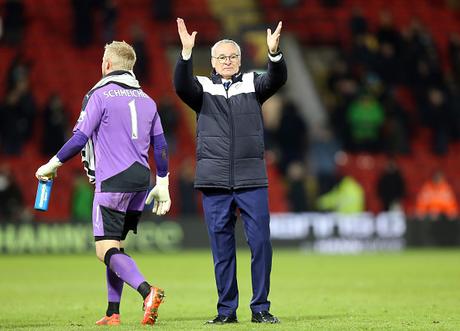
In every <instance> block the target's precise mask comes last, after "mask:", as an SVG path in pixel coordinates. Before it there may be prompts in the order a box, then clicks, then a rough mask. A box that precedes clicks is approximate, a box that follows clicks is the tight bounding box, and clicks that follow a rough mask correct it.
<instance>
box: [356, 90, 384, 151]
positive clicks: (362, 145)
mask: <svg viewBox="0 0 460 331" xmlns="http://www.w3.org/2000/svg"><path fill="white" fill-rule="evenodd" d="M384 120H385V113H384V111H383V108H382V105H381V104H380V103H379V101H378V100H377V99H376V98H375V97H374V96H373V95H371V94H370V93H368V92H367V91H364V92H363V93H361V95H360V96H359V97H358V98H357V99H356V100H355V101H354V102H352V103H351V105H350V107H349V108H348V110H347V123H348V125H350V133H351V141H352V149H353V150H355V151H367V152H377V151H379V150H380V149H381V129H382V126H383V123H384Z"/></svg>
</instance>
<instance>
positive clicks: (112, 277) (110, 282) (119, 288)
mask: <svg viewBox="0 0 460 331" xmlns="http://www.w3.org/2000/svg"><path fill="white" fill-rule="evenodd" d="M106 276H107V299H108V300H107V301H108V302H120V300H121V293H122V292H123V283H124V282H123V280H122V279H120V277H118V276H117V275H116V274H115V273H114V272H113V271H112V270H110V268H109V267H107V270H106Z"/></svg>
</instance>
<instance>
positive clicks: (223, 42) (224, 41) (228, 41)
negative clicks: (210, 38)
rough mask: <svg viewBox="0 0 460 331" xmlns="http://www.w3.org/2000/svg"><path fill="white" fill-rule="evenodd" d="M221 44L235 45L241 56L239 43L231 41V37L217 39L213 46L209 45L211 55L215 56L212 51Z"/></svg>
mask: <svg viewBox="0 0 460 331" xmlns="http://www.w3.org/2000/svg"><path fill="white" fill-rule="evenodd" d="M221 44H233V45H234V46H235V47H236V49H237V50H238V55H239V56H241V48H240V45H238V44H237V43H236V42H235V41H233V40H231V39H222V40H219V41H218V42H216V43H215V44H214V46H212V47H211V56H215V54H214V51H215V49H216V47H217V46H219V45H221Z"/></svg>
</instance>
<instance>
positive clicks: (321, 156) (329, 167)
mask: <svg viewBox="0 0 460 331" xmlns="http://www.w3.org/2000/svg"><path fill="white" fill-rule="evenodd" d="M340 149H341V146H340V144H339V142H338V141H337V139H336V138H335V137H334V135H333V133H332V132H331V131H330V130H328V129H327V128H323V129H320V130H318V131H317V133H316V135H315V136H314V137H313V138H312V141H311V143H310V150H309V157H308V159H309V162H310V165H311V171H312V173H313V175H314V176H315V178H316V180H317V182H318V194H319V195H322V194H324V193H326V192H328V191H330V190H331V189H332V188H333V187H334V186H335V184H336V183H337V164H336V162H335V158H336V154H337V153H338V152H339V151H340Z"/></svg>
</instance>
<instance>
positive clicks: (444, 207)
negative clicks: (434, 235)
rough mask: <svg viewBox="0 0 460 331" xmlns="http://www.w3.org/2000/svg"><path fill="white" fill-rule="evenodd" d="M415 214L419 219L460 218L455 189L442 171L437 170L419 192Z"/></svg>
mask: <svg viewBox="0 0 460 331" xmlns="http://www.w3.org/2000/svg"><path fill="white" fill-rule="evenodd" d="M415 214H416V217H418V218H419V219H429V220H432V221H436V220H439V219H440V218H441V217H446V218H447V219H450V220H454V219H456V218H458V204H457V200H456V198H455V194H454V191H453V190H452V188H451V186H450V185H449V183H448V182H447V180H446V178H445V177H444V174H443V172H442V171H440V170H437V171H436V172H435V173H434V175H433V177H432V178H431V179H430V180H428V181H427V182H425V183H424V184H423V186H422V188H421V189H420V191H419V192H418V194H417V198H416V205H415Z"/></svg>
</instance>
